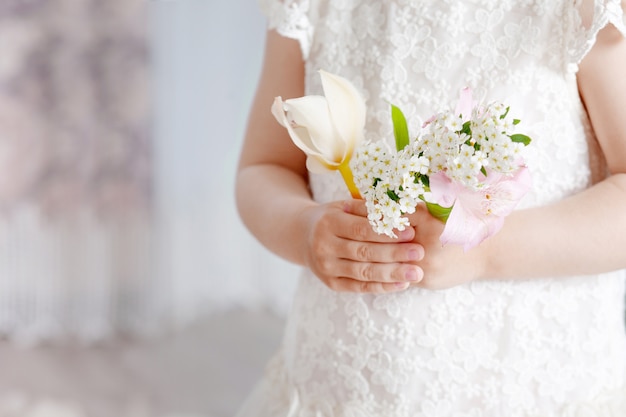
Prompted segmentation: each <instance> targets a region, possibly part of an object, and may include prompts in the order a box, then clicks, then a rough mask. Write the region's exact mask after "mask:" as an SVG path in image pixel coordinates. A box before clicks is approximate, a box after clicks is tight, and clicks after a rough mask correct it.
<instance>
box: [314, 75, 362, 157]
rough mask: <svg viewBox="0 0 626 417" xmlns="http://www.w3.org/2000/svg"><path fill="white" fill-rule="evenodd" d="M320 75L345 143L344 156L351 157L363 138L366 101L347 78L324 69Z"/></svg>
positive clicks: (335, 122) (338, 130)
mask: <svg viewBox="0 0 626 417" xmlns="http://www.w3.org/2000/svg"><path fill="white" fill-rule="evenodd" d="M320 76H321V78H322V87H323V89H324V95H325V96H326V100H327V101H328V108H329V111H330V115H331V118H332V120H333V122H334V126H335V128H336V129H337V132H338V134H339V136H340V138H341V139H342V140H343V142H344V145H345V152H344V158H346V157H349V156H351V155H352V151H353V150H354V149H355V148H356V146H357V145H358V143H359V142H360V141H361V140H362V138H363V129H364V127H365V115H366V109H365V101H364V100H363V98H362V97H361V95H360V94H359V92H358V91H357V89H356V88H355V87H354V86H353V85H352V84H351V83H350V82H349V81H348V80H346V79H345V78H342V77H339V76H337V75H334V74H330V73H328V72H326V71H322V70H320Z"/></svg>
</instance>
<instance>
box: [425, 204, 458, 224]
mask: <svg viewBox="0 0 626 417" xmlns="http://www.w3.org/2000/svg"><path fill="white" fill-rule="evenodd" d="M452 207H454V206H452ZM452 207H441V206H440V205H439V204H435V203H429V202H428V201H427V202H426V208H427V209H428V212H429V213H430V214H431V215H432V216H433V217H434V218H436V219H438V220H441V221H442V222H443V223H445V222H446V221H448V217H450V212H451V211H452Z"/></svg>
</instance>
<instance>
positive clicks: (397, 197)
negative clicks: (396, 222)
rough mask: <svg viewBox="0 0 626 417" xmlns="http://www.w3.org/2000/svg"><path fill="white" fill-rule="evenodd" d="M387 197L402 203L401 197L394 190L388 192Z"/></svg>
mask: <svg viewBox="0 0 626 417" xmlns="http://www.w3.org/2000/svg"><path fill="white" fill-rule="evenodd" d="M387 195H388V196H389V198H391V199H392V200H393V201H394V202H396V203H397V202H398V201H400V197H399V196H398V194H396V193H395V192H394V191H393V190H387Z"/></svg>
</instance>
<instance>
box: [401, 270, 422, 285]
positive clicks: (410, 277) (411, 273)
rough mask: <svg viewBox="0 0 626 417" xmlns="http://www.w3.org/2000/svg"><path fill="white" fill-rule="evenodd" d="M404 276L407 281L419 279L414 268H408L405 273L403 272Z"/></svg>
mask: <svg viewBox="0 0 626 417" xmlns="http://www.w3.org/2000/svg"><path fill="white" fill-rule="evenodd" d="M404 277H405V278H406V280H407V281H411V282H415V281H419V279H420V277H419V275H417V271H416V270H415V269H409V270H408V271H406V273H405V274H404Z"/></svg>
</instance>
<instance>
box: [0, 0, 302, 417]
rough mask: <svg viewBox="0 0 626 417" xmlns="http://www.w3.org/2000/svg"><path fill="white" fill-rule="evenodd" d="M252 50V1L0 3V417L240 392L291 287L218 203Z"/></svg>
mask: <svg viewBox="0 0 626 417" xmlns="http://www.w3.org/2000/svg"><path fill="white" fill-rule="evenodd" d="M264 34H265V19H264V17H263V16H262V15H261V13H260V11H259V8H258V6H257V4H256V1H255V0H230V1H228V2H225V1H217V0H155V1H146V0H107V1H101V0H2V1H1V2H0V370H1V372H0V417H92V416H93V417H126V416H128V417H192V416H196V417H199V416H205V417H226V416H231V415H233V413H234V412H235V410H236V409H237V408H238V406H239V405H240V404H241V402H242V401H243V399H244V398H245V396H246V395H247V393H248V392H249V391H250V390H251V389H252V387H253V385H254V383H255V381H256V380H257V379H258V378H259V377H260V375H261V372H262V370H263V366H264V364H265V362H266V361H267V360H268V359H269V357H270V356H271V355H272V353H273V351H274V350H275V349H276V347H277V346H278V343H279V340H280V335H281V332H282V326H283V319H284V316H285V313H286V311H287V310H288V308H289V300H290V298H291V295H292V293H293V290H294V285H295V279H294V275H295V274H296V272H297V269H296V267H294V266H292V265H289V264H287V263H285V262H283V261H281V260H280V259H278V258H276V257H274V256H273V255H271V254H269V253H268V252H267V251H265V249H263V248H262V247H261V246H260V245H259V244H258V243H256V241H255V240H254V239H253V238H252V237H251V236H250V235H249V234H248V232H247V231H246V230H245V229H244V228H243V226H242V225H241V222H240V221H239V218H238V216H237V212H236V208H235V204H234V197H233V188H234V175H235V166H236V162H237V156H238V152H239V149H240V146H241V142H242V136H243V133H244V129H245V123H246V117H247V112H248V108H249V106H250V102H251V100H252V97H253V94H254V90H255V87H256V82H257V78H258V75H259V71H260V65H261V58H262V53H263V44H264ZM269 104H270V103H268V111H269Z"/></svg>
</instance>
